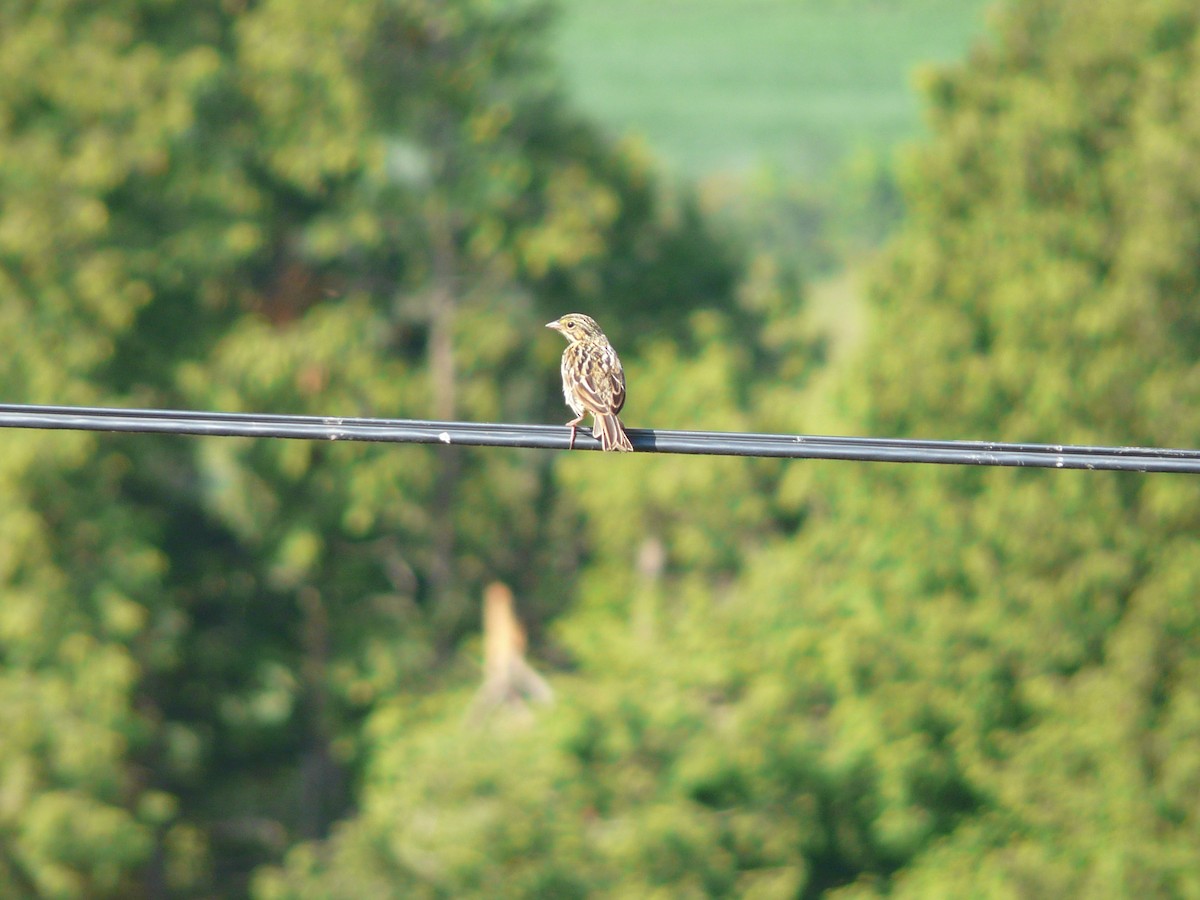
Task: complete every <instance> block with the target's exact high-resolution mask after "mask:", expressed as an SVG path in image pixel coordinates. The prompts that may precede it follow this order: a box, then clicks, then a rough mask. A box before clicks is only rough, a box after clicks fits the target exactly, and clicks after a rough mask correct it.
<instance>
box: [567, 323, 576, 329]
mask: <svg viewBox="0 0 1200 900" xmlns="http://www.w3.org/2000/svg"><path fill="white" fill-rule="evenodd" d="M567 327H568V328H574V327H575V323H574V322H568V323H567Z"/></svg>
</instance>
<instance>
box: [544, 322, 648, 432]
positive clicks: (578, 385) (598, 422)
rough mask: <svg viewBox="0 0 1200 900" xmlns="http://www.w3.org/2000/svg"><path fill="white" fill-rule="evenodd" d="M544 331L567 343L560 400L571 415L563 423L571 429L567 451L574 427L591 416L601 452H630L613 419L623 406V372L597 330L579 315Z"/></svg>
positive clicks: (597, 326) (620, 430)
mask: <svg viewBox="0 0 1200 900" xmlns="http://www.w3.org/2000/svg"><path fill="white" fill-rule="evenodd" d="M546 327H547V328H553V329H554V330H555V331H557V332H559V333H560V334H561V335H562V336H563V337H565V338H566V339H567V349H566V350H564V351H563V355H562V380H563V399H565V400H566V401H567V406H569V407H571V411H572V412H574V413H575V418H574V419H572V420H571V421H570V422H568V423H567V425H569V426H570V428H571V443H570V445H569V447H568V449H574V447H575V430H576V427H577V426H578V425H579V423H580V422H582V421H583V417H584V416H586V415H587V414H588V413H591V414H592V434H593V435H594V436H595V438H596V439H597V440H598V441H600V447H601V449H602V450H624V451H632V450H633V444H631V443H629V436H628V435H626V434H625V428H624V427H623V426H622V425H621V420H620V419H618V418H617V413H619V412H620V411H621V407H622V406H624V405H625V372H624V370H623V369H622V368H621V360H620V359H618V358H617V351H616V350H614V349H613V348H612V344H610V343H609V342H608V338H606V337H605V336H604V332H603V331H601V330H600V326H599V325H597V324H596V322H595V320H594V319H592V318H590V317H589V316H585V315H583V314H582V313H567V314H566V315H565V316H563V317H562V318H561V319H559V320H557V321H555V322H548V323H547V324H546Z"/></svg>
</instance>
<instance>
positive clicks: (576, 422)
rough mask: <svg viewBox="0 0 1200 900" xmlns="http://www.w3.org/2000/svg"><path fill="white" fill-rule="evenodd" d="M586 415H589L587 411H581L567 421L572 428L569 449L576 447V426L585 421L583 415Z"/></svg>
mask: <svg viewBox="0 0 1200 900" xmlns="http://www.w3.org/2000/svg"><path fill="white" fill-rule="evenodd" d="M586 415H587V413H586V412H581V413H580V414H579V415H577V416H576V417H575V418H574V419H572V420H571V421H570V422H568V423H567V427H568V428H570V429H571V441H570V443H568V444H567V449H568V450H574V449H575V432H576V431H577V430H578V429H577V427H576V426H578V425H579V423H580V422H582V421H583V417H584V416H586Z"/></svg>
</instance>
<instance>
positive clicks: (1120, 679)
mask: <svg viewBox="0 0 1200 900" xmlns="http://www.w3.org/2000/svg"><path fill="white" fill-rule="evenodd" d="M1192 7H1193V4H1189V3H1186V2H1184V0H1163V2H1160V3H1158V4H1155V5H1144V6H1138V7H1130V6H1127V5H1116V4H1110V5H1107V6H1097V5H1095V4H1087V3H1084V2H1082V0H1053V2H1052V0H1025V2H1021V3H1017V4H1015V5H1014V6H1013V8H1012V9H1011V11H1010V12H1009V13H1007V14H1006V15H1004V16H1003V17H1001V18H1000V19H999V20H998V25H997V36H996V39H995V40H994V41H993V42H992V43H990V44H988V45H985V46H982V47H980V48H979V49H978V50H977V51H976V52H975V53H974V54H973V56H972V58H971V60H970V61H969V63H968V64H966V65H965V66H962V67H960V68H957V69H953V70H949V71H946V72H943V73H940V74H938V75H935V76H931V79H930V82H929V84H928V87H927V90H928V95H929V97H930V103H931V109H930V122H931V127H932V130H933V132H934V135H935V137H934V139H933V140H932V142H931V143H930V144H929V146H927V147H925V148H923V149H922V150H921V151H920V152H919V153H917V154H916V155H914V156H913V158H912V159H911V160H910V161H909V163H908V165H907V170H906V173H905V178H904V180H905V185H906V206H907V210H908V212H907V214H906V215H907V219H906V223H905V226H904V228H903V230H902V233H901V234H900V236H899V237H898V239H897V240H896V241H895V243H894V245H893V246H892V248H891V250H890V251H889V253H888V256H887V258H886V260H885V261H884V263H883V264H882V265H881V266H880V268H879V270H878V272H877V273H876V276H875V278H874V282H873V309H872V313H873V320H872V334H871V337H870V338H869V340H868V343H867V346H866V349H865V353H864V355H863V357H862V358H861V360H859V361H858V364H857V366H855V367H854V368H853V369H852V370H850V372H849V374H848V375H847V376H846V377H845V378H844V380H843V382H842V384H841V385H840V387H839V394H838V396H839V398H840V400H841V401H842V405H843V408H844V415H845V422H846V424H847V427H849V428H852V429H854V430H859V431H863V432H867V433H877V434H898V435H916V436H938V437H955V436H962V437H1000V438H1004V439H1018V440H1019V439H1028V440H1054V441H1102V442H1111V443H1147V444H1169V445H1194V444H1195V443H1197V441H1198V440H1200V421H1198V420H1197V418H1196V415H1195V414H1194V413H1193V412H1192V411H1193V410H1195V409H1197V408H1200V404H1197V402H1196V401H1197V399H1200V398H1197V397H1196V396H1195V394H1196V393H1197V387H1196V386H1197V385H1200V379H1198V378H1197V376H1196V366H1197V363H1196V362H1195V360H1196V359H1197V353H1196V347H1197V342H1198V340H1197V325H1198V324H1200V323H1197V322H1196V321H1195V313H1194V310H1193V306H1194V304H1191V303H1190V302H1188V301H1189V298H1190V297H1192V296H1193V295H1195V293H1196V292H1197V287H1198V286H1200V284H1198V282H1200V269H1198V268H1197V265H1198V264H1197V260H1200V245H1198V243H1197V241H1198V239H1197V232H1196V230H1195V229H1194V228H1191V227H1189V224H1188V223H1189V222H1191V221H1193V220H1195V219H1197V218H1198V217H1200V208H1198V207H1200V192H1198V191H1197V188H1196V186H1195V184H1194V178H1192V169H1193V168H1194V167H1193V166H1192V163H1193V162H1194V160H1195V159H1196V158H1197V157H1198V156H1200V125H1198V124H1197V123H1200V107H1197V103H1198V102H1200V101H1198V100H1197V98H1198V97H1200V81H1198V79H1200V67H1198V66H1197V64H1196V60H1197V58H1200V57H1198V55H1197V52H1196V51H1197V40H1198V38H1197V34H1200V21H1198V15H1197V12H1196V10H1195V9H1193V8H1192ZM544 21H545V9H544V8H543V7H542V5H541V4H539V3H524V2H517V3H496V4H493V3H486V2H483V0H478V2H476V0H461V2H455V3H449V4H426V3H423V2H417V0H351V2H345V3H342V4H338V5H332V6H331V5H328V4H321V3H312V4H295V3H282V2H278V3H272V2H267V3H260V4H254V5H251V6H248V7H244V8H243V7H241V6H239V5H237V4H228V3H221V4H217V3H198V4H190V5H187V6H171V5H167V6H164V5H163V4H161V3H157V2H152V0H144V2H142V0H126V2H116V0H114V2H110V3H102V4H94V3H93V4H72V3H61V4H57V5H50V6H45V5H39V6H37V7H35V6H34V5H32V4H8V5H6V6H5V7H3V10H2V11H0V76H3V77H0V85H2V86H0V196H2V197H3V198H4V199H3V202H2V203H0V316H3V317H4V323H5V325H7V326H8V327H9V329H10V331H9V333H10V334H14V335H18V334H19V335H21V340H20V341H12V342H11V343H12V345H13V346H12V347H11V350H10V352H9V353H8V354H7V355H6V356H5V359H4V362H3V364H2V365H0V384H2V385H3V389H4V391H5V393H6V395H7V396H9V397H11V398H12V399H19V400H30V401H45V402H93V401H94V402H110V403H115V404H129V405H132V404H139V405H163V406H194V407H201V408H220V409H227V410H258V411H272V412H296V413H301V412H306V413H314V414H332V415H402V416H412V417H459V416H461V417H463V418H475V419H481V420H492V421H494V420H498V419H515V420H538V419H540V420H545V421H562V420H561V419H558V418H556V417H558V416H563V417H564V418H565V415H566V414H565V411H564V410H563V409H562V408H561V407H560V405H559V401H558V396H557V394H558V391H557V384H556V383H555V379H556V378H557V373H556V368H557V366H556V362H557V357H558V354H559V352H560V349H561V345H560V344H559V343H558V342H557V341H556V340H554V339H553V337H552V336H551V335H549V334H548V333H546V332H544V330H542V329H541V323H542V322H544V321H546V320H547V319H549V318H551V317H553V316H554V315H557V314H560V313H562V312H564V311H566V310H568V309H581V310H588V311H592V312H595V313H596V314H597V317H598V318H599V319H600V320H601V323H602V324H603V325H604V327H605V329H606V330H607V331H608V333H609V334H610V335H611V336H612V337H613V339H614V341H615V342H616V344H617V346H618V347H619V348H620V349H621V352H622V355H623V358H624V359H625V362H626V366H627V370H628V376H629V384H630V401H629V405H628V408H627V411H626V419H627V421H628V423H629V425H630V426H631V427H639V426H643V425H645V426H653V427H668V428H669V427H678V428H694V429H729V430H785V431H790V430H796V431H800V430H804V429H805V426H806V424H808V423H809V422H810V421H811V415H812V414H811V412H810V409H809V408H808V404H807V403H806V402H802V401H805V399H806V397H805V391H806V389H807V388H808V387H809V383H810V379H811V376H812V375H813V373H814V347H815V342H814V340H813V335H812V334H811V331H810V329H809V326H808V325H807V324H806V321H805V319H804V316H803V314H802V310H801V304H800V295H801V291H800V287H799V283H798V276H797V275H796V273H795V272H793V271H790V270H789V268H788V267H787V266H786V265H785V264H784V263H783V262H781V258H782V257H783V254H782V253H781V252H780V250H779V249H778V248H779V246H781V245H782V244H784V243H785V242H786V239H785V238H784V237H782V236H783V235H787V234H790V233H794V232H792V231H790V230H789V229H791V228H792V227H793V226H794V224H795V222H794V220H788V219H787V218H786V217H785V216H784V217H781V220H780V221H779V222H778V223H777V224H772V225H771V226H769V228H768V229H767V233H768V236H769V238H770V240H773V241H775V244H774V245H771V244H770V243H768V244H767V245H766V246H759V247H756V248H755V252H753V253H751V252H748V251H747V248H746V245H745V244H744V243H743V242H741V241H740V240H737V239H735V238H734V237H732V236H731V234H730V233H729V231H730V229H729V226H728V224H726V226H725V227H726V232H725V233H724V234H722V233H719V232H716V231H714V230H713V229H712V228H711V227H710V225H709V224H708V223H707V222H706V221H705V219H704V216H703V215H702V213H701V211H700V206H699V205H698V204H697V203H696V202H695V201H694V200H693V199H692V198H690V197H689V196H686V195H682V196H675V197H672V196H668V195H665V194H664V193H663V192H662V190H661V188H660V187H659V186H658V184H657V181H656V178H655V175H654V173H653V171H652V169H651V168H650V167H649V166H648V165H647V163H646V162H645V160H644V159H643V158H641V157H640V156H639V155H638V151H637V149H636V148H634V147H617V148H614V147H611V146H608V145H606V144H605V143H604V142H603V141H601V140H599V139H598V138H597V137H596V135H595V134H594V133H593V131H592V130H591V129H589V128H588V127H587V126H586V125H584V124H582V123H580V122H579V121H577V120H576V119H575V118H573V117H572V115H571V114H570V113H569V111H568V110H567V109H566V108H565V107H564V106H563V105H562V102H561V100H560V98H559V95H558V93H557V92H556V88H555V84H554V78H553V74H552V72H551V71H550V69H549V68H548V67H547V66H546V64H545V61H544V58H543V52H542V43H541V38H540V36H539V35H540V30H541V28H542V27H543V24H544ZM879 175H880V170H879V169H878V167H872V166H870V165H868V166H865V167H864V168H863V169H862V170H861V172H860V173H859V174H858V175H857V176H855V177H857V178H858V179H859V181H858V182H856V183H859V184H861V185H863V186H864V187H865V188H867V190H866V191H864V195H867V196H869V195H870V191H871V190H873V189H874V188H875V187H880V186H883V187H885V188H886V179H881V178H880V177H879ZM799 205H800V206H803V205H804V198H800V201H799ZM786 209H787V208H786V206H785V207H784V210H785V212H786ZM776 228H777V230H775V231H772V229H776ZM0 487H3V489H4V495H5V498H6V502H5V504H4V508H3V510H2V511H0V533H3V534H4V536H5V541H4V546H3V548H2V549H0V580H2V581H3V584H4V594H5V597H4V603H3V604H2V605H0V662H2V663H3V667H2V668H0V713H2V714H3V718H4V722H5V726H6V727H5V730H4V735H3V738H2V739H0V773H2V774H0V892H3V893H5V894H12V895H15V896H60V897H72V896H78V897H83V896H136V895H139V894H141V895H157V896H161V895H164V894H167V893H171V894H178V895H183V896H186V895H239V894H244V893H247V892H251V893H254V894H256V895H258V896H262V897H270V898H284V897H327V896H334V897H360V896H428V897H442V896H456V897H457V896H484V895H486V896H592V895H599V896H613V897H616V896H656V895H657V896H743V895H746V896H762V897H773V896H779V897H785V896H786V897H795V896H806V897H811V896H816V895H819V894H822V893H826V892H828V893H832V894H835V895H837V894H840V895H843V896H873V895H884V894H888V895H900V896H928V895H931V894H932V895H951V894H953V895H958V894H989V895H992V894H995V895H1013V894H1026V893H1030V894H1036V895H1055V896H1058V895H1063V896H1072V895H1074V896H1093V895H1096V894H1106V895H1131V894H1137V893H1144V894H1149V895H1168V896H1173V895H1179V896H1188V895H1193V894H1196V893H1197V892H1200V883H1198V882H1197V879H1196V871H1195V863H1194V850H1195V847H1196V845H1197V843H1198V842H1200V819H1198V818H1197V814H1196V811H1195V809H1194V804H1193V803H1191V802H1189V801H1190V798H1191V797H1193V796H1194V795H1195V794H1196V791H1197V789H1198V788H1200V755H1198V754H1197V752H1196V749H1195V747H1196V737H1197V734H1198V733H1200V694H1198V693H1197V688H1196V685H1197V684H1198V683H1200V680H1198V678H1197V676H1200V662H1198V661H1200V643H1198V642H1200V621H1198V620H1197V615H1198V614H1197V612H1196V605H1195V603H1194V597H1195V594H1196V590H1197V586H1198V585H1200V570H1198V569H1197V564H1196V559H1197V558H1198V556H1197V549H1198V548H1197V546H1196V541H1195V540H1194V537H1193V532H1194V531H1195V526H1196V525H1197V521H1196V517H1197V514H1196V509H1197V502H1196V500H1197V497H1196V496H1195V495H1196V489H1195V488H1193V487H1191V486H1190V482H1189V481H1186V480H1180V479H1175V480H1170V479H1166V478H1164V477H1161V476H1160V477H1142V476H1137V475H1133V474H1129V475H1098V474H1095V473H1058V472H1036V473H1030V472H1020V471H1009V470H1005V471H999V470H996V471H991V470H970V471H968V470H961V471H960V470H950V469H941V468H925V469H918V468H915V467H893V468H888V467H854V466H849V465H845V464H838V465H833V464H811V465H790V466H789V465H782V464H780V463H777V462H770V461H754V460H734V459H700V458H695V459H692V458H687V459H666V458H663V459H659V458H657V457H650V456H646V455H641V456H639V455H638V454H632V455H627V456H626V455H622V456H621V457H620V458H615V457H614V456H613V455H604V456H601V455H599V454H570V455H563V456H561V457H558V458H555V459H553V460H548V459H547V458H546V457H541V456H537V455H534V454H523V453H515V452H514V453H502V452H489V453H483V452H476V451H468V450H466V449H464V448H430V447H400V448H397V447H375V446H366V445H348V444H342V443H338V442H330V443H328V444H321V445H316V444H309V443H304V442H284V441H276V442H266V441H248V440H243V441H234V440H219V441H217V440H195V441H182V440H167V439H159V438H151V437H127V438H118V437H112V436H96V437H81V436H72V435H70V434H65V433H64V434H59V433H36V432H30V433H17V434H13V435H8V436H6V437H5V441H4V443H3V447H2V448H0ZM496 579H500V580H503V581H505V582H507V583H509V584H510V585H512V586H513V588H514V591H515V593H516V595H517V597H518V604H519V606H520V609H521V612H522V614H523V616H524V618H525V619H526V621H527V622H528V624H529V626H530V631H531V633H532V635H533V637H534V644H535V647H536V648H537V650H538V652H541V653H544V654H545V656H546V657H547V658H549V659H553V660H555V661H556V662H557V663H559V664H560V665H559V668H560V669H561V671H559V672H558V673H557V674H555V675H553V676H552V680H553V681H554V687H555V692H556V698H557V701H556V705H555V706H554V707H553V708H551V709H548V710H543V711H539V712H538V713H537V714H532V713H529V711H526V712H527V714H526V715H525V716H521V715H520V714H514V715H505V714H499V715H496V716H494V717H493V718H492V719H490V720H489V721H488V722H487V723H486V724H484V725H479V724H478V723H476V724H475V725H474V726H472V725H469V724H467V723H465V722H464V721H463V716H464V711H465V710H466V709H467V708H468V706H469V704H470V699H469V692H468V690H467V687H466V686H467V685H469V684H470V683H472V682H474V680H475V678H476V668H475V665H474V659H475V656H476V654H477V646H476V643H477V642H476V641H475V639H474V638H473V637H472V635H473V632H474V622H475V620H476V613H475V610H476V608H477V607H476V605H475V603H476V601H475V598H476V597H477V596H478V595H479V592H480V590H481V588H482V586H483V585H484V584H486V583H488V582H490V581H492V580H496ZM539 665H540V666H541V667H542V668H543V669H547V668H550V666H549V664H539Z"/></svg>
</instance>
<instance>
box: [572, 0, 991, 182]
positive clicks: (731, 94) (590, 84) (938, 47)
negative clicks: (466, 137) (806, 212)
mask: <svg viewBox="0 0 1200 900" xmlns="http://www.w3.org/2000/svg"><path fill="white" fill-rule="evenodd" d="M560 2H561V4H562V8H561V14H560V21H559V23H558V26H557V29H556V32H555V35H556V47H557V51H558V56H559V59H560V61H561V64H562V66H563V69H564V72H565V76H566V79H567V83H568V87H569V89H570V91H571V93H572V96H573V97H574V99H575V101H576V103H577V104H578V105H579V106H580V107H581V108H582V109H583V110H584V111H585V112H587V113H590V114H591V115H592V116H594V117H595V118H596V119H597V120H599V121H600V122H601V123H603V124H604V125H606V126H607V127H609V128H611V129H612V130H613V131H614V133H616V134H627V133H634V134H638V135H641V136H643V137H644V138H645V139H646V140H647V141H648V143H649V144H650V146H651V148H652V149H653V150H654V151H655V152H656V153H657V154H658V155H659V156H660V157H661V159H662V160H663V162H664V163H665V164H666V166H667V168H668V169H672V170H675V171H677V172H679V173H680V174H683V175H689V176H701V175H705V174H709V173H713V172H718V171H720V172H728V171H733V172H738V171H744V170H746V169H747V168H750V167H752V166H754V165H757V164H761V163H769V164H773V165H776V166H779V167H780V168H781V169H782V170H783V171H785V172H788V173H792V174H795V175H799V176H804V177H810V178H823V177H826V176H828V175H829V174H830V172H831V171H832V170H833V169H835V168H836V167H837V166H838V165H839V164H840V162H841V161H842V160H844V159H845V158H846V156H847V155H848V154H850V153H851V152H853V151H855V150H857V149H859V148H861V147H866V148H870V149H873V150H882V151H886V150H887V149H888V148H890V147H892V146H894V145H895V144H896V143H897V142H898V141H901V140H903V139H905V138H907V137H911V136H914V135H916V134H919V129H920V106H919V102H918V98H917V96H916V94H915V92H914V90H913V83H912V73H913V69H914V67H916V66H918V65H920V64H922V63H929V62H941V61H950V60H954V59H959V58H962V57H963V55H964V54H965V53H966V51H967V49H968V47H969V46H970V44H971V42H972V40H973V39H974V38H975V37H976V36H978V35H980V34H982V33H983V30H984V27H985V17H984V10H985V8H986V7H987V6H988V5H990V4H989V0H604V2H596V0H560Z"/></svg>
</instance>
